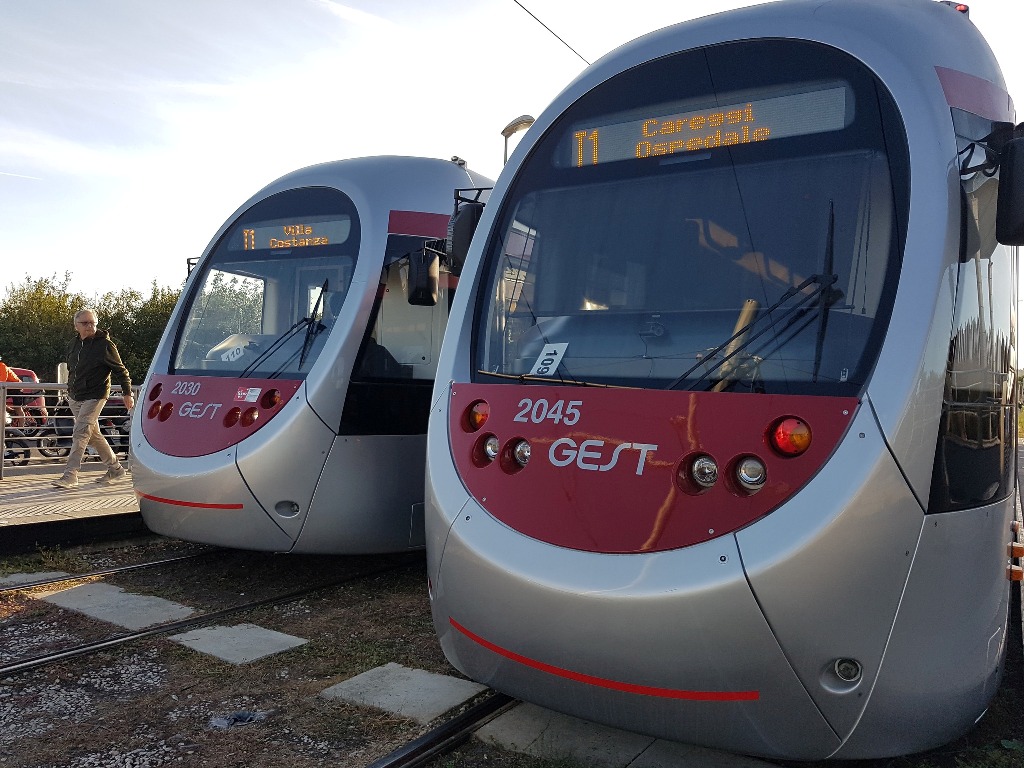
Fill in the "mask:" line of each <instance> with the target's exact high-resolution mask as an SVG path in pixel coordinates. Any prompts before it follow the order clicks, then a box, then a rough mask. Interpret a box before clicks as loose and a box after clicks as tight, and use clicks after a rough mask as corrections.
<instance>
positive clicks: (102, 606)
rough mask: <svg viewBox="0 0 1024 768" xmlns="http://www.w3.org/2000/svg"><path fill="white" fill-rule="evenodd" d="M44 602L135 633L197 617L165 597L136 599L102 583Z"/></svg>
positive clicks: (60, 592) (57, 592)
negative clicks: (170, 622) (157, 625)
mask: <svg viewBox="0 0 1024 768" xmlns="http://www.w3.org/2000/svg"><path fill="white" fill-rule="evenodd" d="M43 599H44V600H46V602H48V603H52V604H53V605H59V606H60V607H61V608H67V609H68V610H71V611H77V612H78V613H84V614H85V615H86V616H92V617H93V618H94V619H99V620H100V621H106V622H109V623H111V624H116V625H117V626H119V627H124V628H125V629H133V630H139V629H145V628H146V627H151V626H153V625H154V624H163V623H165V622H168V621H179V620H180V619H185V618H188V617H189V616H191V615H192V614H193V613H195V611H194V610H192V609H191V608H189V607H187V606H184V605H179V604H178V603H173V602H171V601H170V600H164V599H163V598H162V597H152V596H150V595H136V594H133V593H131V592H125V591H124V590H123V589H121V588H120V587H115V586H112V585H110V584H104V583H102V582H94V583H92V584H82V585H80V586H77V587H72V588H71V589H58V590H54V591H53V592H51V593H49V594H47V595H46V596H45V597H43Z"/></svg>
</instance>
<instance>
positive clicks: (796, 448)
mask: <svg viewBox="0 0 1024 768" xmlns="http://www.w3.org/2000/svg"><path fill="white" fill-rule="evenodd" d="M768 442H769V443H771V446H772V448H774V449H775V450H777V451H778V452H779V453H781V454H782V455H783V456H799V455H800V454H802V453H803V452H804V451H806V450H807V449H808V448H810V447H811V428H810V427H809V426H808V425H807V422H805V421H803V420H802V419H798V418H796V417H795V416H787V417H786V418H784V419H780V420H779V421H777V422H776V423H775V425H774V426H773V427H772V428H771V432H770V433H769V437H768Z"/></svg>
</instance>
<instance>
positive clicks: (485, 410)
mask: <svg viewBox="0 0 1024 768" xmlns="http://www.w3.org/2000/svg"><path fill="white" fill-rule="evenodd" d="M490 415H491V406H490V405H489V404H488V403H487V401H486V400H476V401H474V402H472V403H470V405H469V407H468V408H467V409H466V414H465V418H464V419H463V423H464V425H465V429H466V431H467V432H476V431H477V430H478V429H480V428H481V427H483V425H484V424H486V423H487V418H488V417H489V416H490Z"/></svg>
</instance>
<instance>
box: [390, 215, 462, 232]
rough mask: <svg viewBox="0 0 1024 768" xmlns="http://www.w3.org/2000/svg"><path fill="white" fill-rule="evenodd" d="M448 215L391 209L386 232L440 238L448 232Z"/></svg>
mask: <svg viewBox="0 0 1024 768" xmlns="http://www.w3.org/2000/svg"><path fill="white" fill-rule="evenodd" d="M449 218H450V217H449V216H445V215H444V214H443V213H425V212H423V211H391V213H389V214H388V233H389V234H392V235H416V236H418V237H434V238H442V237H446V236H447V234H448V220H449Z"/></svg>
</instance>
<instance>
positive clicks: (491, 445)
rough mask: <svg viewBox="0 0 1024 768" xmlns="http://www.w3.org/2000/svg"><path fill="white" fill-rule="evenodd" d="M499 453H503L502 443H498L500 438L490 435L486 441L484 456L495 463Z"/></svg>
mask: <svg viewBox="0 0 1024 768" xmlns="http://www.w3.org/2000/svg"><path fill="white" fill-rule="evenodd" d="M499 453H501V443H500V442H498V438H497V437H496V436H495V435H489V436H488V437H487V439H486V440H484V456H486V457H487V458H488V459H490V460H491V461H494V460H495V459H496V458H498V454H499Z"/></svg>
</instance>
